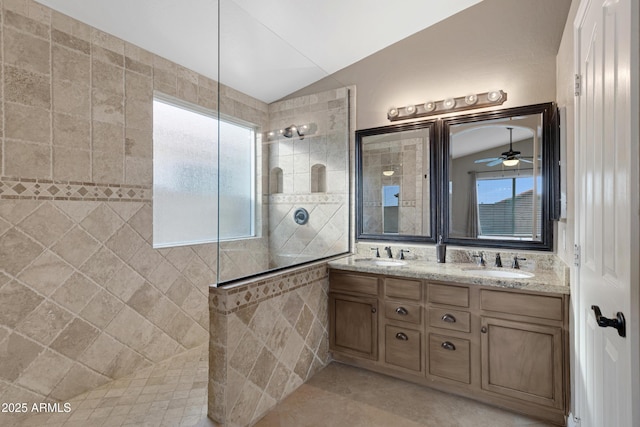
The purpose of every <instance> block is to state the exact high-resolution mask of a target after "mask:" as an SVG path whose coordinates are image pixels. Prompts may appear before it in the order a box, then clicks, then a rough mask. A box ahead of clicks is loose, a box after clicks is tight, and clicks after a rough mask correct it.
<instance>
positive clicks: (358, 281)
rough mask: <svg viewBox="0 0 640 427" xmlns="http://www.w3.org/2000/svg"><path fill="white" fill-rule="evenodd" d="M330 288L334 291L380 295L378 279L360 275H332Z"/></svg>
mask: <svg viewBox="0 0 640 427" xmlns="http://www.w3.org/2000/svg"><path fill="white" fill-rule="evenodd" d="M329 287H330V289H331V290H332V291H343V292H358V293H360V294H367V295H378V278H377V277H372V276H361V275H359V274H348V273H333V272H332V273H331V275H330V276H329Z"/></svg>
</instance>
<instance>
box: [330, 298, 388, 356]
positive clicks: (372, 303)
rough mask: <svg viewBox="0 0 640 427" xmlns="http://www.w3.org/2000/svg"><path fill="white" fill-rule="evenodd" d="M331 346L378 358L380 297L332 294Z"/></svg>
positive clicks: (334, 348) (333, 348) (349, 352)
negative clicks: (378, 298)
mask: <svg viewBox="0 0 640 427" xmlns="http://www.w3.org/2000/svg"><path fill="white" fill-rule="evenodd" d="M329 316H330V318H329V324H330V337H329V347H330V349H331V350H333V351H339V352H341V353H345V354H350V355H353V356H358V357H363V358H367V359H372V360H377V359H378V300H377V298H369V297H356V296H350V295H343V294H335V293H330V294H329Z"/></svg>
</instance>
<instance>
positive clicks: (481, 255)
mask: <svg viewBox="0 0 640 427" xmlns="http://www.w3.org/2000/svg"><path fill="white" fill-rule="evenodd" d="M472 256H473V257H474V258H478V265H486V262H485V260H484V253H483V252H478V254H477V255H472Z"/></svg>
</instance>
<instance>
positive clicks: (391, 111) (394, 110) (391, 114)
mask: <svg viewBox="0 0 640 427" xmlns="http://www.w3.org/2000/svg"><path fill="white" fill-rule="evenodd" d="M387 114H388V115H389V117H398V109H397V108H396V107H391V108H389V111H388V112H387Z"/></svg>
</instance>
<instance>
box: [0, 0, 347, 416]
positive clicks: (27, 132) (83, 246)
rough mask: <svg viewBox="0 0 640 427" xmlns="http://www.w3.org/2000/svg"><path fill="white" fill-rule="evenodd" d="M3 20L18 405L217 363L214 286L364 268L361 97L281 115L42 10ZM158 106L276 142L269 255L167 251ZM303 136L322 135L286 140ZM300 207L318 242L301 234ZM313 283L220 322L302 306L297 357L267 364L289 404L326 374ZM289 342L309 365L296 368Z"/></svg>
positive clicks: (237, 250) (9, 308) (0, 233)
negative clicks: (149, 372)
mask: <svg viewBox="0 0 640 427" xmlns="http://www.w3.org/2000/svg"><path fill="white" fill-rule="evenodd" d="M0 3H1V4H2V18H3V19H2V22H1V27H0V32H1V36H2V57H1V58H0V59H1V62H2V76H3V83H4V84H3V86H2V87H3V89H2V103H1V108H0V114H1V115H2V120H0V123H2V125H3V126H2V129H0V131H1V132H2V151H1V153H2V156H1V157H2V158H1V162H0V166H1V170H0V397H1V400H2V401H26V402H43V401H68V400H69V399H71V398H73V397H74V396H77V395H80V394H81V393H84V392H87V391H89V390H91V389H94V388H96V387H98V386H100V385H103V384H105V383H107V382H109V381H112V380H114V379H118V378H122V377H124V376H126V375H131V374H132V373H135V372H136V371H139V370H141V369H144V368H149V367H152V366H155V365H157V364H158V363H161V362H163V361H166V360H167V359H169V358H171V357H173V356H176V355H179V354H182V353H184V352H187V351H189V350H193V349H196V348H197V347H200V346H202V345H206V343H207V342H208V341H209V337H210V322H211V321H213V320H212V319H210V309H209V307H208V305H209V298H210V296H209V292H210V289H209V286H210V285H211V284H214V283H216V282H217V281H229V280H233V279H239V278H242V277H245V276H248V275H252V274H256V273H261V272H264V271H267V270H269V269H273V268H279V267H283V266H287V265H291V264H297V263H300V262H305V261H309V260H312V259H315V258H322V257H326V256H328V255H333V254H336V253H341V252H345V251H347V250H348V229H349V208H348V207H349V173H350V171H349V163H348V153H349V149H348V146H349V145H348V134H349V125H350V122H349V115H350V104H349V96H350V94H349V91H348V90H347V89H338V90H331V91H327V92H323V93H319V94H314V95H307V96H301V97H297V98H295V99H292V100H286V101H280V102H275V103H272V104H269V105H267V104H265V103H264V102H261V101H259V100H257V99H254V98H251V97H249V96H247V95H245V94H243V93H240V92H238V91H236V90H234V89H232V88H229V87H226V86H224V85H221V84H218V83H217V82H216V81H214V80H212V79H210V78H208V77H205V76H203V75H201V74H198V73H196V72H194V71H192V70H190V69H187V68H185V67H182V66H181V65H179V64H176V63H174V62H171V61H169V60H167V59H165V58H162V57H160V56H157V55H155V54H152V53H150V52H148V51H146V50H144V49H141V48H139V47H137V46H135V45H133V44H131V43H129V42H127V41H123V40H121V39H118V38H117V37H114V36H112V35H110V34H107V33H105V32H102V31H100V30H98V29H96V28H93V27H91V26H89V25H86V24H84V23H81V22H79V21H77V20H74V19H72V18H69V17H67V16H65V15H63V14H61V13H58V12H56V11H53V10H51V9H49V8H47V7H45V6H43V5H41V4H39V3H36V2H34V1H32V0H2V1H1V2H0ZM154 91H158V92H161V93H163V94H166V95H169V96H172V97H175V98H178V99H181V100H184V101H186V102H189V103H192V104H196V105H198V106H200V107H204V108H209V109H214V110H215V109H219V111H220V112H221V113H224V114H228V115H232V116H233V117H236V118H238V119H240V120H243V121H246V122H250V123H252V124H254V125H255V126H256V129H258V130H259V131H258V134H257V135H258V143H259V144H260V145H259V149H258V150H257V152H256V171H257V173H258V176H259V179H258V182H257V183H256V190H257V191H256V194H257V200H256V204H257V206H258V210H257V212H258V215H257V217H256V230H257V236H256V237H255V238H254V239H248V240H244V241H229V242H224V243H220V244H219V245H218V244H216V243H209V244H202V245H193V246H180V247H174V248H164V249H154V248H153V244H152V243H153V236H152V220H153V211H152V200H153V183H152V170H153V161H152V160H153V159H152V139H153V132H152V131H153V122H152V119H153V117H152V100H153V94H154ZM351 96H353V95H351ZM291 124H308V125H312V132H309V134H307V135H305V137H304V139H299V138H297V137H296V138H291V139H286V138H285V137H282V136H280V135H278V136H276V137H275V138H270V137H269V135H268V132H269V131H271V130H273V131H276V132H277V131H278V130H279V129H282V128H284V127H286V126H289V125H291ZM223 143H224V142H223ZM275 167H278V168H280V169H281V171H282V183H283V185H282V188H281V189H280V190H281V191H279V192H271V191H270V187H271V186H270V181H269V179H270V177H269V174H270V172H271V170H272V169H273V168H275ZM318 171H320V172H318ZM320 180H321V181H322V184H320ZM301 207H302V208H305V209H306V210H307V211H308V212H309V214H310V217H309V222H308V223H307V224H305V225H298V224H296V223H295V221H294V220H293V211H295V210H296V209H298V208H301ZM308 271H311V272H312V274H311V276H310V275H309V273H308ZM308 271H307V270H303V272H302V273H301V274H299V275H293V276H286V277H285V278H284V279H282V278H281V276H275V277H274V278H272V279H271V281H268V283H267V284H266V285H265V286H264V288H265V289H267V288H268V289H269V292H268V293H266V292H265V293H264V294H262V295H257V294H256V293H255V292H249V293H242V294H241V295H242V297H243V298H245V300H244V301H243V302H242V303H241V304H240V303H238V305H237V306H236V307H226V306H225V307H222V306H219V307H218V306H215V307H214V308H213V309H212V310H214V311H215V310H218V312H220V313H222V314H223V315H224V316H231V317H233V316H237V314H235V313H236V311H237V310H239V308H238V307H241V308H242V309H243V310H245V311H247V312H250V313H253V312H254V310H258V307H262V305H261V304H269V307H271V308H270V310H272V309H273V307H279V308H280V307H282V306H283V305H286V304H287V301H295V302H296V307H295V309H291V310H290V311H289V312H288V314H287V316H286V319H285V320H286V321H287V322H290V323H291V324H288V326H286V327H285V325H284V324H280V325H279V328H280V330H281V331H285V332H283V333H285V334H286V336H285V337H283V338H282V339H283V340H284V341H282V342H280V343H279V344H278V347H277V348H278V350H277V351H276V350H275V348H273V349H271V348H265V350H264V351H271V352H272V356H273V357H274V358H275V359H274V360H276V361H279V362H280V363H277V364H275V365H274V366H273V368H274V369H275V368H276V367H278V369H279V373H280V378H281V380H286V381H287V382H286V384H283V385H281V387H280V386H278V387H277V390H278V393H279V394H278V397H282V396H283V395H284V394H286V393H288V392H290V391H291V390H292V389H293V388H294V387H295V385H296V384H299V383H300V382H301V381H304V380H305V379H306V378H307V376H308V375H311V374H312V373H313V372H315V370H317V369H318V366H321V365H322V364H323V363H326V361H327V355H326V352H327V348H326V335H327V333H326V303H324V304H322V303H321V302H320V301H321V300H322V298H321V297H322V296H323V295H324V292H325V291H326V290H325V287H326V271H325V270H324V269H323V268H319V269H318V268H315V269H312V270H308ZM279 283H285V284H286V286H285V289H282V288H277V286H279V285H278V284H279ZM309 289H313V295H311V294H309V293H308V292H309V291H308V290H309ZM238 295H240V293H239V294H238ZM312 296H313V298H312ZM214 299H215V298H214ZM260 310H262V308H261V309H260ZM214 317H215V316H214ZM234 318H235V317H234ZM299 318H300V319H299ZM282 322H284V320H282V321H281V322H280V323H282ZM236 326H239V325H236V324H235V323H232V324H231V326H230V328H229V330H230V331H233V330H234V329H233V328H234V327H236ZM294 330H295V331H296V333H295V334H293V333H292V332H291V331H294ZM225 331H226V329H225ZM225 333H226V332H225ZM230 333H231V332H230ZM243 333H244V332H243ZM251 333H255V331H252V332H251ZM289 334H291V336H290V339H291V340H294V339H295V345H296V347H295V348H296V351H295V352H294V353H296V354H288V355H286V354H285V353H284V352H283V351H282V350H283V349H284V348H285V346H286V345H287V341H286V339H287V337H289ZM311 334H312V335H311ZM257 338H259V340H261V341H260V342H263V345H264V343H267V342H268V341H267V338H266V337H257ZM225 339H226V338H225ZM232 339H238V338H237V337H232ZM290 345H294V344H290ZM234 351H235V350H234ZM237 357H242V356H237ZM247 357H249V356H247ZM281 358H285V359H286V360H282V359H281ZM229 369H230V370H232V369H233V366H231V367H229ZM247 374H248V373H247ZM245 380H246V381H252V379H250V378H249V379H248V378H245ZM247 384H249V383H247ZM251 384H253V383H251ZM263 386H264V388H263V390H264V392H265V393H266V390H267V389H268V390H270V391H271V390H273V387H275V386H272V388H269V387H268V384H263ZM235 397H236V398H237V397H238V396H237V395H236V396H235ZM273 399H274V397H271V398H270V399H266V398H265V403H262V404H261V405H263V406H261V408H262V409H265V408H266V407H267V406H264V405H267V403H268V404H272V403H273V402H274V401H275V400H273ZM255 409H256V408H253V409H252V410H255ZM245 415H246V414H243V416H245ZM0 424H2V422H0Z"/></svg>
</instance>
